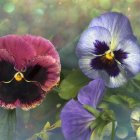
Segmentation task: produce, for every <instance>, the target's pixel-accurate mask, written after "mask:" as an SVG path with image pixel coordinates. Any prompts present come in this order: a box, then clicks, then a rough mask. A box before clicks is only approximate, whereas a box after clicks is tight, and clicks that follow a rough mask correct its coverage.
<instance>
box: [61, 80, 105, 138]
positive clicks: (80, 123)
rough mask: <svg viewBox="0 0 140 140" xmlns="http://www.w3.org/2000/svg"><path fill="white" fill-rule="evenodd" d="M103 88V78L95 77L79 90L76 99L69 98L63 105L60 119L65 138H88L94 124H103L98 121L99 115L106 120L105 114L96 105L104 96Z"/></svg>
mask: <svg viewBox="0 0 140 140" xmlns="http://www.w3.org/2000/svg"><path fill="white" fill-rule="evenodd" d="M104 90H105V85H104V82H103V80H102V79H96V80H94V81H91V82H90V83H89V84H88V85H86V86H85V87H83V88H82V89H81V90H80V91H79V94H78V101H75V100H73V99H71V100H70V101H69V102H68V103H67V104H66V105H65V106H64V108H63V109H62V112H61V121H62V131H63V134H64V136H65V138H66V140H89V139H90V137H91V135H92V133H93V131H94V126H95V127H97V126H100V124H101V125H103V124H104V123H102V122H101V121H100V119H101V118H100V117H101V116H104V118H105V122H107V120H106V117H105V116H106V115H105V114H104V113H103V114H104V115H103V114H102V112H103V111H101V110H99V109H98V105H99V103H100V102H101V100H102V98H103V96H104ZM88 107H89V109H88ZM96 109H97V110H98V111H97V110H96ZM93 112H94V113H93ZM100 112H101V113H100ZM97 116H98V117H97ZM95 120H96V122H95ZM97 122H99V123H100V124H98V123H97Z"/></svg>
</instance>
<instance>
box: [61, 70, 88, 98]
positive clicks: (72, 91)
mask: <svg viewBox="0 0 140 140" xmlns="http://www.w3.org/2000/svg"><path fill="white" fill-rule="evenodd" d="M89 81H90V80H89V79H88V78H87V77H86V76H85V75H84V74H83V73H82V72H81V71H80V70H73V71H71V73H70V74H69V75H68V76H66V77H65V79H64V80H62V82H61V84H60V87H59V88H60V92H59V96H60V97H61V98H63V99H67V100H68V99H71V98H74V97H76V95H77V94H78V91H79V90H80V88H81V87H83V86H85V85H86V84H87V83H88V82H89Z"/></svg>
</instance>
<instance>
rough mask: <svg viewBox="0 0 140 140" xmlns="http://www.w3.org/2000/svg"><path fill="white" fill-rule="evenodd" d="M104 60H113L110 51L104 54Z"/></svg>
mask: <svg viewBox="0 0 140 140" xmlns="http://www.w3.org/2000/svg"><path fill="white" fill-rule="evenodd" d="M105 58H106V59H108V60H113V59H114V53H113V52H112V51H111V50H108V51H107V52H106V53H105Z"/></svg>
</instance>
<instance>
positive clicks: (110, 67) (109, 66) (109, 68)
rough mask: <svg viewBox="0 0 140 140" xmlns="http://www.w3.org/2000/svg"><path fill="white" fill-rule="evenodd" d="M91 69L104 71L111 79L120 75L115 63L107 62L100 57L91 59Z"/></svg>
mask: <svg viewBox="0 0 140 140" xmlns="http://www.w3.org/2000/svg"><path fill="white" fill-rule="evenodd" d="M91 67H92V68H93V69H95V70H105V71H106V72H107V73H108V75H109V76H112V77H115V76H117V75H119V73H120V69H119V67H118V65H117V62H116V61H114V60H112V62H109V60H105V59H104V58H102V56H101V57H96V58H94V59H92V60H91Z"/></svg>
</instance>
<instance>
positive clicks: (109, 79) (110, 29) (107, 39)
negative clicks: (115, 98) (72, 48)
mask: <svg viewBox="0 0 140 140" xmlns="http://www.w3.org/2000/svg"><path fill="white" fill-rule="evenodd" d="M76 53H77V56H78V58H79V66H80V68H81V70H82V71H83V73H84V74H85V75H87V76H88V77H89V78H91V79H95V78H97V77H100V78H102V79H103V80H104V81H105V84H106V85H107V86H108V87H119V86H121V85H123V84H124V83H125V82H126V81H127V79H128V78H130V77H132V76H134V75H136V74H137V73H138V72H139V71H140V48H139V46H138V44H137V40H136V37H135V36H134V35H133V32H132V28H131V25H130V22H129V20H128V18H127V17H126V16H124V15H123V14H121V13H116V12H109V13H105V14H103V15H101V16H100V17H97V18H95V19H93V20H92V21H91V23H90V24H89V27H88V29H86V30H85V31H84V32H83V34H82V35H81V38H80V40H79V43H78V45H77V48H76Z"/></svg>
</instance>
